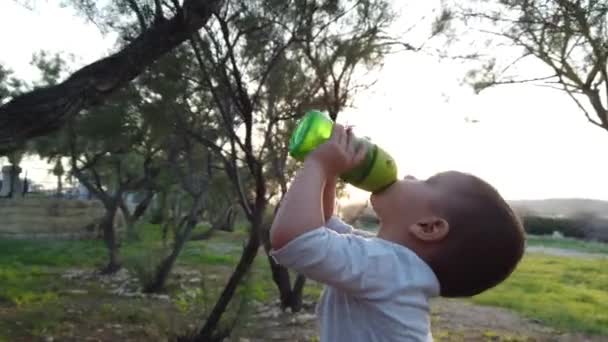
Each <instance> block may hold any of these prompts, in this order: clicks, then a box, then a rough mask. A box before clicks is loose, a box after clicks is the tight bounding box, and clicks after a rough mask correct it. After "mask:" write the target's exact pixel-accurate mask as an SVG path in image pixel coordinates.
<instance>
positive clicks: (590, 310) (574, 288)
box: [473, 255, 608, 335]
mask: <svg viewBox="0 0 608 342" xmlns="http://www.w3.org/2000/svg"><path fill="white" fill-rule="evenodd" d="M607 269H608V259H602V258H598V259H584V258H564V257H554V256H541V255H526V256H525V257H524V259H523V261H522V263H521V264H520V265H519V267H518V268H517V270H516V271H515V273H514V274H513V275H512V276H511V277H510V278H509V279H508V280H507V281H505V282H504V283H502V284H501V285H499V286H497V287H496V288H494V289H492V290H490V291H487V292H485V293H483V294H481V295H479V296H477V297H474V298H473V301H474V302H476V303H480V304H487V305H495V306H502V307H505V308H509V309H513V310H515V311H517V312H520V313H523V314H525V315H527V316H529V317H531V318H535V319H538V320H540V321H542V322H544V323H546V324H549V325H552V326H556V327H558V328H564V329H568V330H575V331H583V332H588V333H594V334H602V335H607V334H608V292H607V291H606V290H607V289H608V287H607V286H608V273H606V270H607Z"/></svg>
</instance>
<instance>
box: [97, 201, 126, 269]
mask: <svg viewBox="0 0 608 342" xmlns="http://www.w3.org/2000/svg"><path fill="white" fill-rule="evenodd" d="M114 215H116V206H110V208H106V216H105V217H104V219H103V221H102V223H101V227H102V230H103V240H104V242H105V244H106V248H107V249H108V264H107V265H106V266H105V267H104V268H103V269H102V270H101V273H102V274H112V273H115V272H116V271H118V270H119V269H120V267H121V265H120V260H119V256H118V246H119V245H118V241H117V238H116V231H115V229H114Z"/></svg>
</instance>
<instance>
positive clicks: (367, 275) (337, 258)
mask: <svg viewBox="0 0 608 342" xmlns="http://www.w3.org/2000/svg"><path fill="white" fill-rule="evenodd" d="M271 255H272V257H274V259H275V260H276V261H277V262H278V263H279V264H281V265H283V266H285V267H287V268H290V269H292V270H294V271H296V272H298V273H300V274H303V275H305V276H306V277H308V278H310V279H312V280H315V281H318V282H320V283H324V284H327V285H330V286H333V287H336V288H339V289H341V290H343V291H347V292H350V293H351V294H353V295H358V296H363V297H367V298H371V297H374V293H378V292H379V291H383V290H386V289H385V286H386V284H383V283H384V282H383V281H382V278H383V274H385V273H386V274H390V272H391V271H394V270H389V269H387V267H390V265H391V264H393V263H392V262H388V263H387V262H385V261H386V260H383V259H387V258H388V259H389V261H390V259H391V256H390V253H387V251H385V250H382V248H379V246H378V244H377V243H374V242H373V241H372V240H371V239H367V238H364V237H361V236H357V235H354V234H339V233H337V232H335V231H333V230H331V229H328V228H327V227H320V228H317V229H315V230H312V231H310V232H307V233H305V234H302V235H301V236H299V237H297V238H296V239H294V240H292V241H290V242H289V243H288V244H287V245H285V246H283V248H281V249H279V250H274V251H272V252H271Z"/></svg>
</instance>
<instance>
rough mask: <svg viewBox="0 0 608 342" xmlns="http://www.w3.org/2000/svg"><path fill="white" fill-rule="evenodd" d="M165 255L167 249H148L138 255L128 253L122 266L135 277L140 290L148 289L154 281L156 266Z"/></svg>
mask: <svg viewBox="0 0 608 342" xmlns="http://www.w3.org/2000/svg"><path fill="white" fill-rule="evenodd" d="M166 255H167V248H164V247H162V246H158V247H149V248H147V249H146V250H139V251H138V253H129V254H127V255H125V257H124V263H123V266H124V267H126V268H127V269H128V270H129V271H131V272H133V274H135V275H136V276H137V280H138V281H139V284H140V285H141V287H142V288H146V287H148V286H149V285H150V284H152V282H154V280H155V276H156V273H157V269H158V266H159V265H160V264H161V262H162V260H163V259H164V258H165V256H166Z"/></svg>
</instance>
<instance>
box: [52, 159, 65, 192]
mask: <svg viewBox="0 0 608 342" xmlns="http://www.w3.org/2000/svg"><path fill="white" fill-rule="evenodd" d="M51 173H52V174H53V176H55V177H57V196H62V195H63V182H62V178H63V175H64V174H65V169H64V168H63V164H62V163H61V158H57V160H55V166H53V168H52V169H51Z"/></svg>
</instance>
